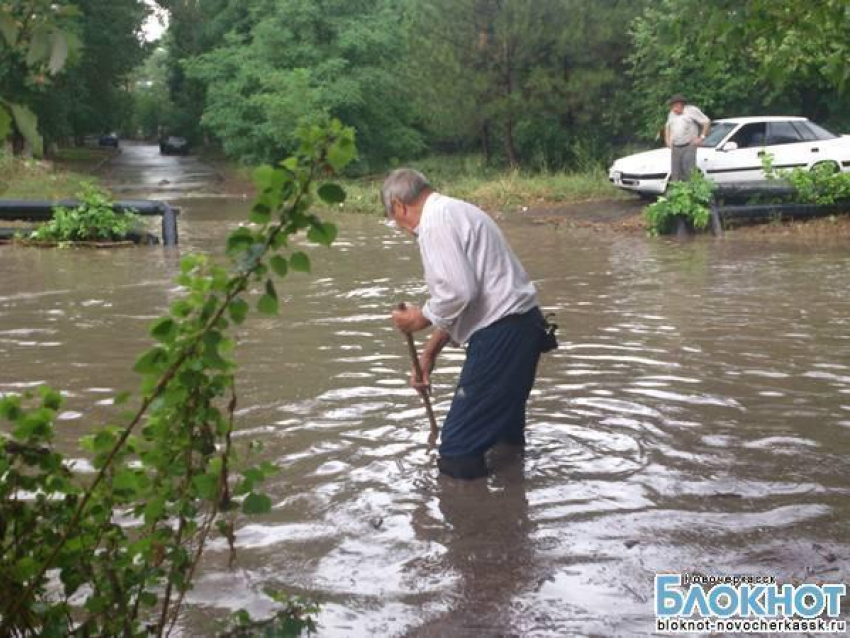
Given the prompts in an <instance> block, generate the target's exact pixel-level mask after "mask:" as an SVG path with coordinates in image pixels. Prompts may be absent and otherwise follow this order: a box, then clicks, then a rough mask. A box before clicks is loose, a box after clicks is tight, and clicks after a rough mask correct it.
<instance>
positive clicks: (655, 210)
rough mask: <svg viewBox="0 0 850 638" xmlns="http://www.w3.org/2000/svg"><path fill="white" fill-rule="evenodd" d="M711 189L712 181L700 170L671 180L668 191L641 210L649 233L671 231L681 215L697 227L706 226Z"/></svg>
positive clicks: (712, 189)
mask: <svg viewBox="0 0 850 638" xmlns="http://www.w3.org/2000/svg"><path fill="white" fill-rule="evenodd" d="M712 191H714V183H713V182H710V181H709V180H707V179H706V178H705V177H703V175H702V173H700V172H699V171H694V172H693V174H692V175H691V179H690V180H688V181H687V182H670V184H669V185H668V186H667V193H666V194H665V195H664V196H662V197H659V198H658V201H656V202H655V203H653V204H651V205H649V206H647V208H646V212H645V213H644V214H645V215H646V221H647V223H648V225H649V232H650V234H652V235H663V234H666V233H670V232H672V231H673V229H674V228H675V224H676V220H677V219H680V218H683V219H685V220H687V221H690V223H691V224H692V225H693V227H694V228H695V229H697V230H702V229H704V228H706V227H707V226H708V222H709V220H710V219H711V211H710V209H709V205H710V204H711V194H712Z"/></svg>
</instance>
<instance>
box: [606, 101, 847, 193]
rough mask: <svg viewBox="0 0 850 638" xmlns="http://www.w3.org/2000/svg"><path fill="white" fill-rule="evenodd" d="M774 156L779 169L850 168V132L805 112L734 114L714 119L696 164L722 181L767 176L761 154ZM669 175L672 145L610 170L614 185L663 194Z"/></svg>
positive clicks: (625, 160)
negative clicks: (825, 124)
mask: <svg viewBox="0 0 850 638" xmlns="http://www.w3.org/2000/svg"><path fill="white" fill-rule="evenodd" d="M767 154H770V155H772V156H773V167H774V168H776V169H786V170H787V169H793V168H803V169H806V170H811V169H812V168H814V167H815V166H818V165H826V166H830V167H832V168H833V169H834V170H836V171H839V170H840V171H844V172H850V135H835V134H833V133H831V132H829V131H827V130H826V129H825V128H823V127H822V126H818V125H817V124H815V123H814V122H811V121H809V120H808V119H806V118H804V117H784V116H764V117H733V118H727V119H722V120H717V121H715V122H712V123H711V130H710V132H709V134H708V135H707V136H706V138H705V140H703V142H702V144H700V147H699V148H698V149H697V168H698V169H699V170H700V171H702V173H703V175H705V176H706V177H707V178H709V179H711V180H713V181H715V182H717V183H718V184H730V183H735V182H759V181H764V180H766V179H767V178H766V177H765V174H764V169H763V167H762V158H763V157H764V156H765V155H767ZM669 178H670V149H668V148H657V149H655V150H652V151H646V152H643V153H636V154H634V155H628V156H627V157H622V158H620V159H618V160H616V161H615V162H614V163H613V164H612V165H611V168H610V169H609V171H608V179H609V180H610V181H611V183H612V184H614V186H617V187H618V188H622V189H625V190H630V191H634V192H636V193H638V194H639V195H643V196H650V195H660V194H662V193H664V192H665V191H666V190H667V182H668V180H669Z"/></svg>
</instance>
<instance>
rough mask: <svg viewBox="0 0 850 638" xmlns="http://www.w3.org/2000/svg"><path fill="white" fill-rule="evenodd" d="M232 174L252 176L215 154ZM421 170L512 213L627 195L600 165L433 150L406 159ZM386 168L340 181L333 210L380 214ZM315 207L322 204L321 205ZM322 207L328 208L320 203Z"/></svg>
mask: <svg viewBox="0 0 850 638" xmlns="http://www.w3.org/2000/svg"><path fill="white" fill-rule="evenodd" d="M214 161H216V163H217V164H218V165H219V166H220V167H221V168H222V169H223V171H224V172H225V173H226V174H227V175H229V176H231V179H233V180H235V181H237V182H240V183H247V182H250V181H251V173H252V171H253V169H252V168H251V167H247V166H243V165H239V164H235V163H233V162H228V161H226V160H224V161H222V160H221V159H220V158H216V160H214ZM405 165H406V166H410V167H412V168H416V169H418V170H420V171H422V172H423V173H424V174H425V175H426V176H427V177H428V179H429V180H431V183H432V184H433V185H434V188H435V189H436V190H438V191H439V192H441V193H443V194H445V195H449V196H451V197H457V198H459V199H465V200H467V201H469V202H472V203H474V204H476V205H477V206H480V207H481V208H483V209H484V210H487V211H490V212H497V211H498V212H517V211H521V210H523V209H524V208H546V207H549V206H556V205H558V204H565V203H572V202H580V201H589V200H609V199H629V198H630V197H631V195H630V194H628V193H625V192H623V191H621V190H619V189H616V188H614V187H613V186H611V183H610V182H609V181H608V173H607V171H606V170H605V169H604V168H602V167H601V166H599V167H596V168H590V169H588V170H584V171H575V172H565V171H560V172H555V171H553V172H532V171H521V170H508V169H505V168H498V167H492V166H485V165H484V163H483V161H482V159H481V157H480V156H477V155H432V156H429V157H425V158H423V159H420V160H416V161H411V162H408V163H406V164H405ZM384 177H385V173H379V174H374V175H367V176H364V177H351V178H347V179H342V180H340V184H341V185H342V187H343V188H344V189H345V192H346V194H347V198H346V200H345V202H344V203H343V204H342V205H341V206H338V207H334V208H335V209H338V210H343V211H348V212H353V213H364V214H371V215H383V212H384V211H383V208H382V207H381V197H380V188H381V184H382V182H383V179H384ZM317 207H318V208H322V206H321V205H320V204H318V205H317ZM325 209H327V207H325Z"/></svg>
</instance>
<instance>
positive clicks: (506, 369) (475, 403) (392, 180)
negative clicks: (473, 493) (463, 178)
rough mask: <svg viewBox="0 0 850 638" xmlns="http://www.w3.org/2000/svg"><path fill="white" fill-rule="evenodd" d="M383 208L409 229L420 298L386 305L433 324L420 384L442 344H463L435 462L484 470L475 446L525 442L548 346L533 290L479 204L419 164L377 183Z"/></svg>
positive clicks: (415, 321)
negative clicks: (416, 253) (431, 178)
mask: <svg viewBox="0 0 850 638" xmlns="http://www.w3.org/2000/svg"><path fill="white" fill-rule="evenodd" d="M381 201H382V202H383V205H384V209H385V211H386V214H387V217H388V218H390V219H391V220H393V221H394V222H395V223H396V224H397V225H398V226H399V227H400V228H402V229H403V230H405V231H406V232H408V233H409V234H411V235H412V236H414V237H416V239H417V241H418V243H419V250H420V253H421V256H422V264H423V266H424V270H425V281H426V283H427V285H428V291H429V293H430V297H429V299H428V300H427V301H426V302H425V304H424V305H423V306H422V307H421V308H419V307H417V306H413V305H409V304H408V305H405V306H404V307H403V308H397V309H396V310H394V311H393V314H392V319H393V322H394V323H395V325H396V327H398V328H399V329H400V330H401V331H403V332H405V333H407V334H412V333H414V332H417V331H419V330H424V329H425V328H428V327H433V328H434V330H433V332H432V333H431V336H430V337H429V339H428V341H427V342H426V344H425V346H424V348H423V350H422V353H421V354H420V356H419V362H420V365H421V367H422V372H423V378H422V379H418V380H417V379H416V378H415V374H414V375H413V378H412V382H411V384H412V385H413V386H414V387H416V388H417V389H420V390H422V389H427V388H428V386H429V383H430V373H431V371H432V370H433V369H434V365H435V363H436V361H437V357H438V355H439V354H440V352H441V351H442V349H443V348H444V347H445V346H446V345H447V344H448V343H449V342H453V343H455V344H459V345H463V344H466V361H465V362H464V365H463V369H462V371H461V374H460V380H459V382H458V384H457V388H456V390H455V395H454V399H453V401H452V405H451V408H450V409H449V413H448V416H447V417H446V420H445V423H444V424H443V430H442V436H441V440H440V458H439V461H438V465H439V468H440V471H441V472H443V473H444V474H447V475H449V476H452V477H455V478H463V479H471V478H477V477H480V476H485V475H486V474H487V465H486V462H485V459H484V453H485V452H486V451H487V450H488V449H489V448H490V447H492V446H493V445H495V444H496V443H499V442H504V443H508V444H513V445H520V446H522V445H525V405H526V402H527V400H528V395H529V394H530V392H531V388H532V386H533V385H534V378H535V375H536V372H537V362H538V360H539V358H540V353H541V352H542V351H543V350H544V349H547V347H553V346H552V345H551V343H550V342H551V341H553V339H550V338H549V336H548V333H547V331H546V322H545V320H544V318H543V315H542V314H541V312H540V308H539V307H538V303H537V291H536V290H535V287H534V284H532V283H531V280H530V279H529V277H528V275H527V274H526V272H525V270H524V269H523V267H522V265H521V264H520V262H519V260H518V259H517V257H516V255H515V254H514V252H513V251H512V250H511V248H510V246H508V243H507V242H506V241H505V238H504V236H503V235H502V233H501V231H500V230H499V227H498V226H497V225H496V223H495V222H494V221H493V220H492V219H491V218H490V216H489V215H487V214H486V213H485V212H484V211H482V210H481V209H479V208H477V207H476V206H473V205H472V204H468V203H466V202H463V201H461V200H458V199H453V198H451V197H446V196H445V195H441V194H440V193H437V192H435V191H434V190H433V189H432V188H431V186H430V184H429V183H428V180H427V179H426V178H425V176H424V175H422V173H420V172H418V171H415V170H412V169H409V168H400V169H398V170H395V171H393V172H392V173H391V174H390V175H389V177H387V179H386V181H385V182H384V185H383V188H382V189H381Z"/></svg>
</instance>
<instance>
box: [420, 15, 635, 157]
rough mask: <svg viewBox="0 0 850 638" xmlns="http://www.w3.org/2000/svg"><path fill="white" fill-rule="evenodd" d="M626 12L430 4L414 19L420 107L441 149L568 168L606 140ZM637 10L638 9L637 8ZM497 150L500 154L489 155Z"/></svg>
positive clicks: (619, 83) (622, 52)
mask: <svg viewBox="0 0 850 638" xmlns="http://www.w3.org/2000/svg"><path fill="white" fill-rule="evenodd" d="M634 6H635V3H634V2H621V1H618V0H537V1H535V2H528V1H527V0H431V1H430V2H426V3H421V4H418V5H416V6H415V8H414V9H412V19H411V30H410V34H411V39H412V45H411V51H412V52H413V54H414V55H413V58H412V60H411V67H412V69H413V71H412V74H413V75H415V76H418V77H419V78H421V81H420V82H419V83H418V84H417V86H418V104H419V105H420V109H422V110H423V111H424V112H425V113H427V114H428V115H427V119H426V121H427V122H428V124H429V125H430V129H431V131H432V133H433V135H434V136H435V137H436V138H437V139H438V140H439V139H440V138H441V137H445V136H459V137H460V138H461V139H467V140H469V139H471V138H477V139H480V140H481V147H482V149H483V150H484V152H485V155H487V156H489V155H491V153H493V151H496V150H497V148H500V149H501V153H500V155H501V156H502V157H504V158H505V160H506V161H507V163H508V164H510V165H512V166H516V165H519V164H520V163H522V164H523V165H528V164H530V163H533V164H538V165H563V164H565V163H570V162H574V161H575V160H576V159H577V158H576V155H577V150H578V149H579V148H580V146H581V145H582V144H586V142H587V141H588V139H589V138H590V135H589V133H590V129H592V128H596V129H598V130H599V131H601V130H603V129H604V130H605V131H606V132H610V131H611V130H612V127H613V124H614V123H615V119H616V118H614V117H613V114H614V113H615V111H616V109H615V108H614V101H615V99H616V97H617V96H618V95H619V94H620V91H621V89H622V86H623V81H622V73H621V70H622V69H623V66H624V59H625V57H626V55H627V51H626V49H625V42H626V37H625V35H626V33H627V26H628V22H629V20H630V19H631V17H632V16H633V12H634ZM639 6H643V3H642V2H641V3H639ZM496 140H498V141H499V144H498V145H494V141H496Z"/></svg>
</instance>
